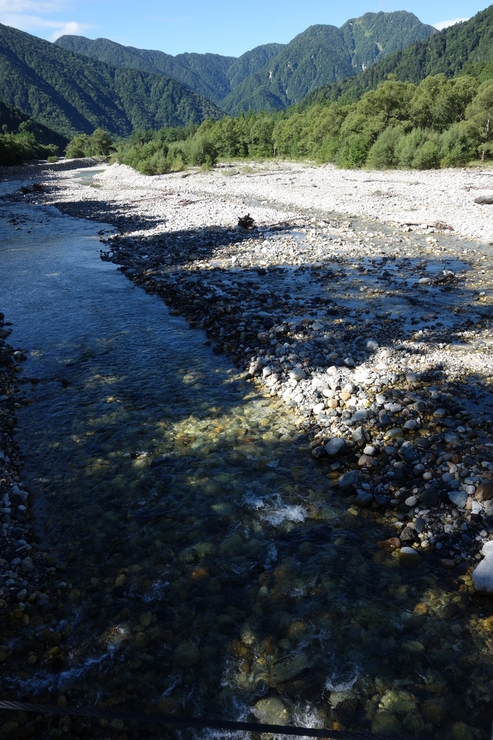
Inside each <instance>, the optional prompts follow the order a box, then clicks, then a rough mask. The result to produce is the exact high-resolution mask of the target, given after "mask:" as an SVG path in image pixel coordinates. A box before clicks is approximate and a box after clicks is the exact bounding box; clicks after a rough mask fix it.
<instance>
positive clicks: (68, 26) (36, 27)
mask: <svg viewBox="0 0 493 740" xmlns="http://www.w3.org/2000/svg"><path fill="white" fill-rule="evenodd" d="M70 5H71V3H70V0H0V23H4V24H5V25H6V26H13V27H14V28H18V29H19V30H21V31H27V32H28V33H38V34H40V35H42V36H44V37H45V38H47V36H46V33H47V32H48V31H49V30H50V29H52V30H53V33H52V34H51V35H50V40H51V41H55V40H56V39H57V38H58V37H59V36H63V34H66V33H68V34H74V35H79V34H82V33H83V32H84V31H86V30H88V29H90V28H93V26H91V25H89V24H87V23H78V21H67V20H65V18H63V15H65V13H66V12H67V9H68V7H69V6H70ZM57 16H58V17H57ZM60 16H62V17H60Z"/></svg>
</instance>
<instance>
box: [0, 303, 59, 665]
mask: <svg viewBox="0 0 493 740" xmlns="http://www.w3.org/2000/svg"><path fill="white" fill-rule="evenodd" d="M10 332H11V329H10V323H9V322H8V321H7V320H6V319H5V316H4V314H3V313H0V473H1V475H0V498H1V507H2V508H1V530H0V543H1V559H0V566H1V573H0V623H1V624H2V643H1V644H0V663H4V662H5V660H6V659H7V656H8V655H9V654H11V653H12V644H10V646H9V645H8V644H7V643H11V640H12V638H15V637H16V636H18V635H19V634H20V632H21V631H22V629H24V628H25V627H26V626H28V625H29V624H31V625H32V624H34V623H37V624H43V623H44V617H45V615H47V614H48V613H49V612H51V611H52V609H53V608H54V606H53V605H54V603H55V602H56V586H55V585H54V584H55V583H57V579H58V580H60V577H59V574H58V573H57V568H56V567H55V561H54V558H53V557H52V555H51V553H50V552H49V551H47V550H45V549H44V548H42V547H41V546H40V541H39V538H38V536H37V534H36V532H35V530H34V528H33V525H32V512H31V501H30V496H29V492H28V490H27V488H26V486H25V485H23V481H22V479H21V476H20V468H21V466H22V459H21V457H20V453H19V450H18V448H17V445H16V442H15V432H16V427H17V418H16V411H17V409H19V408H20V407H21V405H22V404H23V403H24V402H25V401H24V398H23V393H22V383H23V382H28V381H27V380H23V379H22V375H20V370H21V363H22V362H23V360H25V356H24V354H23V353H22V351H20V350H14V348H13V347H12V346H11V345H9V344H8V343H7V338H8V336H9V334H10ZM14 650H15V648H14Z"/></svg>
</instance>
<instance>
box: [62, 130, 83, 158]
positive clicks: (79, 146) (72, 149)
mask: <svg viewBox="0 0 493 740" xmlns="http://www.w3.org/2000/svg"><path fill="white" fill-rule="evenodd" d="M88 152H89V137H88V135H87V134H79V135H78V136H74V138H73V139H72V141H71V142H70V143H69V144H68V146H67V148H66V149H65V156H66V157H67V159H77V158H78V157H87V153H88Z"/></svg>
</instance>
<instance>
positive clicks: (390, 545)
mask: <svg viewBox="0 0 493 740" xmlns="http://www.w3.org/2000/svg"><path fill="white" fill-rule="evenodd" d="M400 546H401V541H400V539H399V538H398V537H389V539H388V540H380V542H379V543H378V547H379V548H380V549H381V550H387V551H388V552H393V551H394V550H398V549H399V548H400Z"/></svg>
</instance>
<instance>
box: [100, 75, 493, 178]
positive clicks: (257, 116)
mask: <svg viewBox="0 0 493 740" xmlns="http://www.w3.org/2000/svg"><path fill="white" fill-rule="evenodd" d="M492 124H493V79H489V80H485V81H484V82H481V81H480V80H479V79H478V78H477V77H474V76H472V75H463V76H460V77H456V78H453V79H448V78H447V77H445V75H444V74H439V75H433V76H430V77H427V78H426V79H424V80H423V81H422V82H421V83H420V84H419V85H414V84H412V83H410V82H400V81H398V80H396V79H389V80H386V81H385V82H382V83H381V84H380V85H379V86H378V87H377V89H376V90H372V91H369V92H367V93H365V94H364V95H363V96H362V97H361V98H360V100H358V101H356V102H352V103H348V102H345V101H344V99H340V100H339V101H335V102H332V103H316V104H315V105H313V106H311V107H310V108H304V109H302V110H299V109H296V107H293V108H291V109H289V110H287V111H283V112H269V113H250V114H245V115H240V116H238V117H236V118H232V117H230V116H226V117H224V118H222V119H220V120H219V121H214V120H208V121H205V122H204V123H202V124H201V125H200V126H198V127H197V126H195V127H189V129H188V130H184V129H170V128H163V129H161V130H159V131H154V132H152V131H147V132H134V133H133V134H132V135H131V136H130V137H128V138H127V139H124V140H123V141H120V142H119V143H118V145H117V146H116V152H115V154H114V159H115V160H116V161H118V162H121V163H125V164H128V165H130V166H131V167H134V168H135V169H137V170H139V171H140V172H142V173H144V174H149V175H150V174H158V173H164V172H169V171H173V170H180V169H183V168H184V167H186V166H187V165H192V166H194V165H195V166H201V165H202V166H205V167H210V166H213V165H214V164H215V163H216V162H217V161H218V160H219V159H228V160H230V159H266V158H273V157H284V158H288V159H310V160H313V161H316V162H319V163H326V162H333V163H335V164H337V165H339V166H340V167H371V168H377V169H384V168H404V169H432V168H438V167H457V166H462V165H466V164H468V163H470V162H473V161H478V160H479V161H486V160H488V159H491V158H492V157H493V125H492Z"/></svg>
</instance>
